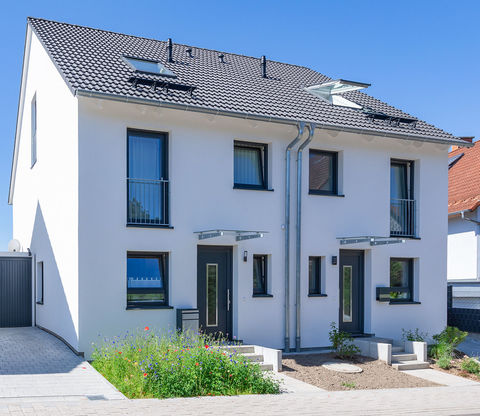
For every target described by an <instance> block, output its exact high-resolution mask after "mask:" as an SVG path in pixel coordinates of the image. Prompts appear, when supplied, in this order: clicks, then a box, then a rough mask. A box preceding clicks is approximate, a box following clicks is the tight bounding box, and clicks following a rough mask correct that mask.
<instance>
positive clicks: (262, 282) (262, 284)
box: [253, 254, 268, 296]
mask: <svg viewBox="0 0 480 416" xmlns="http://www.w3.org/2000/svg"><path fill="white" fill-rule="evenodd" d="M267 260H268V256H267V255H265V254H254V255H253V296H262V295H266V294H267V267H268V266H267Z"/></svg>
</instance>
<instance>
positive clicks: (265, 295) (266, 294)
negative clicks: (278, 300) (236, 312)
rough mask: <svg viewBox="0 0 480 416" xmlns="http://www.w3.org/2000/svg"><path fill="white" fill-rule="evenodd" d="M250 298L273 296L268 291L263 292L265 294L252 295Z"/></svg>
mask: <svg viewBox="0 0 480 416" xmlns="http://www.w3.org/2000/svg"><path fill="white" fill-rule="evenodd" d="M252 298H273V295H269V294H268V293H265V294H258V295H252Z"/></svg>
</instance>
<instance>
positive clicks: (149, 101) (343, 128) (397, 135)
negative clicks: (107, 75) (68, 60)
mask: <svg viewBox="0 0 480 416" xmlns="http://www.w3.org/2000/svg"><path fill="white" fill-rule="evenodd" d="M75 95H77V96H81V97H90V98H98V99H107V100H112V101H122V102H128V103H137V104H144V105H151V106H154V107H165V108H171V109H175V110H182V111H193V112H199V113H204V114H215V115H220V116H226V117H235V118H243V119H248V120H256V121H265V122H272V123H281V124H290V125H295V124H297V123H298V122H300V121H303V122H306V123H309V122H314V123H315V124H316V126H317V128H321V129H325V130H333V131H338V132H347V133H357V134H358V133H363V134H370V135H372V136H380V137H390V138H397V139H404V140H413V141H420V142H428V143H436V144H445V145H455V146H465V147H471V146H472V144H471V143H468V142H463V141H462V142H458V141H457V140H452V139H445V138H441V137H434V136H416V135H412V134H402V133H392V132H381V131H378V130H373V129H365V128H359V127H346V126H336V125H332V124H327V123H320V122H318V121H316V120H294V119H287V118H281V117H271V116H265V115H262V114H250V113H242V112H236V111H229V110H216V109H213V108H208V107H200V106H193V105H189V104H178V103H171V102H167V101H159V100H152V99H148V98H139V97H130V96H126V95H120V94H112V93H106V92H98V91H89V90H85V89H81V88H79V89H76V90H75ZM464 143H465V144H464Z"/></svg>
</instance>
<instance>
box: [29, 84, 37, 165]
mask: <svg viewBox="0 0 480 416" xmlns="http://www.w3.org/2000/svg"><path fill="white" fill-rule="evenodd" d="M37 121H38V117H37V93H35V94H33V98H32V102H31V103H30V130H31V132H30V134H31V137H30V147H31V148H30V168H33V167H34V166H35V164H36V163H37V125H38V123H37Z"/></svg>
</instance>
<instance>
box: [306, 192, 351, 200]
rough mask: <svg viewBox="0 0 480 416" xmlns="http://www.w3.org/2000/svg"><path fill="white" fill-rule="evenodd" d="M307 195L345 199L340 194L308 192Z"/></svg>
mask: <svg viewBox="0 0 480 416" xmlns="http://www.w3.org/2000/svg"><path fill="white" fill-rule="evenodd" d="M308 195H316V196H333V197H336V198H345V195H342V194H335V193H332V192H318V191H308Z"/></svg>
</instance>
